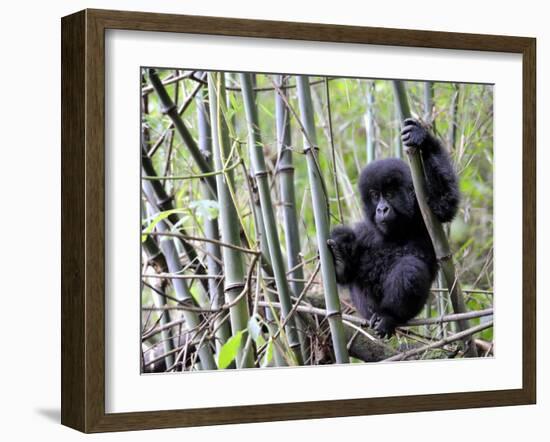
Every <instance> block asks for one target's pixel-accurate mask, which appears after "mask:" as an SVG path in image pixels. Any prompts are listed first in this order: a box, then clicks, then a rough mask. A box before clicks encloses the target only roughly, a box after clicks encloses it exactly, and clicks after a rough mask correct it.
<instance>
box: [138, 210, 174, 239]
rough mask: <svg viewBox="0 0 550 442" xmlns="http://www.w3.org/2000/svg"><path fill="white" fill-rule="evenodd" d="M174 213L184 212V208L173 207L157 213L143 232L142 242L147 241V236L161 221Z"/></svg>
mask: <svg viewBox="0 0 550 442" xmlns="http://www.w3.org/2000/svg"><path fill="white" fill-rule="evenodd" d="M173 213H184V211H183V210H182V209H172V210H166V211H164V212H159V213H157V215H156V216H155V217H154V218H153V220H152V221H151V223H150V224H149V225H148V226H147V227H146V228H145V229H143V231H142V232H141V242H145V240H146V239H147V236H148V235H149V234H150V233H151V232H152V231H153V229H154V228H155V226H156V225H157V224H158V223H159V222H161V221H163V220H165V219H166V218H168V217H169V216H170V215H172V214H173Z"/></svg>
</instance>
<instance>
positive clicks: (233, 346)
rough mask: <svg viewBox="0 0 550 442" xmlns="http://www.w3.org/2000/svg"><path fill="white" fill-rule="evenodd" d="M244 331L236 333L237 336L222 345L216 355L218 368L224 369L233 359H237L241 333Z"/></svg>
mask: <svg viewBox="0 0 550 442" xmlns="http://www.w3.org/2000/svg"><path fill="white" fill-rule="evenodd" d="M244 332H245V330H241V331H240V332H237V334H235V335H233V336H231V337H230V338H229V339H228V340H227V342H226V343H225V344H223V346H222V348H221V349H220V352H219V354H218V368H220V369H224V368H227V367H228V366H229V364H231V362H232V361H233V359H235V358H236V357H237V353H238V352H239V348H240V347H241V342H242V339H243V333H244Z"/></svg>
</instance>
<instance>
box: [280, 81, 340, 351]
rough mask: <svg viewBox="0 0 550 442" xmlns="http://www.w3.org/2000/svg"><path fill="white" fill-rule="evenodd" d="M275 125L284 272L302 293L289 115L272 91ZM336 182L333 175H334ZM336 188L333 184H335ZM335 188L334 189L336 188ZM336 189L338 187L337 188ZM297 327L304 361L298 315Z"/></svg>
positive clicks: (284, 91)
mask: <svg viewBox="0 0 550 442" xmlns="http://www.w3.org/2000/svg"><path fill="white" fill-rule="evenodd" d="M275 81H276V82H277V87H279V90H280V91H281V92H282V94H283V95H284V96H285V97H286V96H287V88H286V87H285V86H286V82H285V80H284V75H280V76H278V78H276V80H275ZM325 86H326V87H327V88H328V82H327V80H326V79H325ZM275 125H276V134H277V152H278V155H279V159H278V165H277V170H276V174H277V175H278V176H279V177H280V180H279V188H280V193H281V203H282V204H281V205H282V212H283V227H284V232H285V246H286V252H287V255H286V258H287V267H288V268H289V269H290V271H288V272H287V275H288V277H289V278H290V288H291V290H292V292H293V293H294V294H298V293H302V290H303V289H304V271H303V266H301V265H300V264H301V261H302V260H301V246H300V244H301V241H300V230H299V228H298V216H297V214H296V193H295V187H294V164H293V160H292V149H291V142H292V140H291V126H290V114H289V110H288V109H287V108H286V105H285V100H284V99H283V97H282V96H281V95H279V94H278V93H277V92H275ZM335 179H336V176H335ZM336 186H337V184H336ZM336 188H337V187H336ZM337 189H338V188H337ZM296 325H297V327H298V329H299V330H298V338H299V339H300V342H301V345H302V355H303V357H304V361H307V360H308V359H309V351H310V348H309V345H308V343H307V342H306V336H305V335H304V333H302V332H300V330H303V328H304V326H303V324H302V320H301V318H300V317H299V316H297V317H296Z"/></svg>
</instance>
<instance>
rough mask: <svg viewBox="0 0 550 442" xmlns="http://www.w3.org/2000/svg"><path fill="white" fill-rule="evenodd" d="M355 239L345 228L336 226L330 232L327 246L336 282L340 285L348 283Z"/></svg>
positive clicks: (347, 228) (351, 231) (350, 230)
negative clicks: (332, 260)
mask: <svg viewBox="0 0 550 442" xmlns="http://www.w3.org/2000/svg"><path fill="white" fill-rule="evenodd" d="M356 241H357V240H356V237H355V233H354V232H353V230H352V229H351V228H349V227H347V226H338V227H336V228H335V229H334V230H333V231H332V232H330V238H329V239H328V240H327V246H328V248H329V250H330V251H331V253H332V257H333V259H334V270H335V272H336V281H338V282H339V283H340V284H346V283H347V282H349V277H350V270H351V267H353V264H352V260H353V258H352V256H353V249H354V244H355V243H356Z"/></svg>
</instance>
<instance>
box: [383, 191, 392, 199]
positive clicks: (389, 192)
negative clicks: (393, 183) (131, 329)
mask: <svg viewBox="0 0 550 442" xmlns="http://www.w3.org/2000/svg"><path fill="white" fill-rule="evenodd" d="M393 195H394V193H393V191H391V190H387V191H386V192H384V198H386V199H387V200H390V199H392V198H393Z"/></svg>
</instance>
